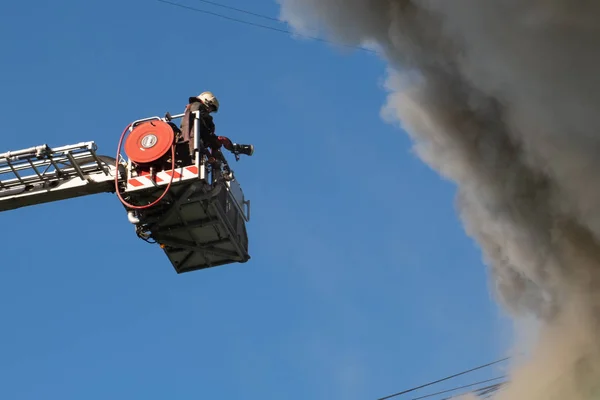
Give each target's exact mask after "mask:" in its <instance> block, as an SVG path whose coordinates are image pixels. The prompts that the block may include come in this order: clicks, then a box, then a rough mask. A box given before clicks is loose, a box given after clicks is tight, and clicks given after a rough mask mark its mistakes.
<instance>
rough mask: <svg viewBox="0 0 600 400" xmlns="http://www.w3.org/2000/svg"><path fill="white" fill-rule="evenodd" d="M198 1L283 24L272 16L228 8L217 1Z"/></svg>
mask: <svg viewBox="0 0 600 400" xmlns="http://www.w3.org/2000/svg"><path fill="white" fill-rule="evenodd" d="M196 1H199V2H202V3H206V4H211V5H213V6H216V7H221V8H225V9H227V10H233V11H237V12H241V13H244V14H248V15H253V16H255V17H259V18H264V19H268V20H269V21H275V22H278V23H282V22H283V21H281V20H280V19H277V18H273V17H270V16H268V15H265V14H259V13H256V12H253V11H248V10H243V9H241V8H236V7H232V6H228V5H225V4H221V3H217V2H215V1H209V0H196Z"/></svg>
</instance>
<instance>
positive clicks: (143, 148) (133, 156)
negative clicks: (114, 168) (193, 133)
mask: <svg viewBox="0 0 600 400" xmlns="http://www.w3.org/2000/svg"><path fill="white" fill-rule="evenodd" d="M174 141H175V133H174V132H173V128H172V127H171V125H169V124H168V123H166V122H164V121H161V120H153V121H147V122H143V123H141V124H139V125H138V126H136V127H135V128H133V130H132V131H131V133H129V136H128V137H127V140H126V141H125V154H127V157H128V158H129V159H130V160H131V161H133V162H135V163H136V164H139V165H149V164H153V163H155V162H158V161H160V159H161V158H163V157H164V156H165V155H166V154H167V152H168V151H169V150H170V149H171V147H172V146H173V143H174Z"/></svg>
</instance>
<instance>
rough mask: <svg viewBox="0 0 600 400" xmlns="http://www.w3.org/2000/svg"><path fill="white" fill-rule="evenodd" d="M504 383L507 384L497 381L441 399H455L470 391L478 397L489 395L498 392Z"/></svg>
mask: <svg viewBox="0 0 600 400" xmlns="http://www.w3.org/2000/svg"><path fill="white" fill-rule="evenodd" d="M504 384H506V382H500V383H495V384H493V385H489V386H485V387H482V388H479V389H476V390H474V391H470V392H463V393H459V394H455V395H454V396H450V397H444V398H443V399H440V400H452V399H454V398H456V397H459V396H464V395H465V394H469V393H475V394H476V395H477V396H478V397H481V396H485V395H489V394H490V393H494V392H496V391H497V390H498V389H500V388H501V387H502V385H504ZM488 397H489V396H488ZM486 398H487V397H486Z"/></svg>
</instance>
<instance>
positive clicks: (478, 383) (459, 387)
mask: <svg viewBox="0 0 600 400" xmlns="http://www.w3.org/2000/svg"><path fill="white" fill-rule="evenodd" d="M503 378H506V375H503V376H498V377H496V378H492V379H486V380H485V381H479V382H475V383H470V384H468V385H463V386H457V387H455V388H452V389H446V390H442V391H440V392H435V393H431V394H426V395H423V396H419V397H415V398H412V399H411V400H421V399H426V398H428V397H433V396H437V395H438V394H444V393H449V392H454V391H455V390H460V389H466V388H468V387H473V386H477V385H481V384H482V383H488V382H492V381H497V380H498V379H503ZM500 384H502V382H501V383H500ZM487 388H488V387H487V386H486V387H483V388H479V389H477V390H476V391H479V390H484V389H487Z"/></svg>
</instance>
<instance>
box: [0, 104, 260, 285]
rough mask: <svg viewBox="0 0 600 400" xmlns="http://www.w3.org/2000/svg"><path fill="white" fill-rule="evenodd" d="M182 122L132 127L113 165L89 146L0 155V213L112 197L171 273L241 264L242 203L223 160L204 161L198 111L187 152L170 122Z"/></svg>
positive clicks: (244, 257)
mask: <svg viewBox="0 0 600 400" xmlns="http://www.w3.org/2000/svg"><path fill="white" fill-rule="evenodd" d="M184 116H185V114H179V115H174V116H171V115H170V114H169V113H167V114H165V116H164V117H157V116H154V117H149V118H144V119H140V120H137V121H134V122H132V123H131V124H129V125H128V126H127V128H125V130H124V131H123V133H122V135H121V138H120V141H119V146H118V150H117V154H116V157H115V158H113V157H109V156H104V155H99V154H98V148H97V145H96V143H95V142H82V143H77V144H73V145H68V146H62V147H49V146H48V145H46V144H44V145H41V146H35V147H30V148H27V149H23V150H18V151H9V152H6V153H2V154H0V211H8V210H14V209H17V208H21V207H27V206H33V205H39V204H43V203H49V202H55V201H59V200H66V199H72V198H76V197H81V196H88V195H94V194H100V193H114V194H116V195H117V197H118V198H119V200H120V201H121V203H122V204H123V207H124V208H125V211H126V214H127V218H128V220H129V222H130V223H131V224H133V225H134V227H135V233H136V234H137V236H138V237H139V238H141V239H143V240H144V241H146V242H149V243H156V244H157V245H158V246H160V248H161V249H162V250H163V251H164V253H165V254H166V256H167V258H168V259H169V261H170V262H171V264H172V265H173V268H174V269H175V271H176V273H178V274H179V273H184V272H191V271H197V270H201V269H205V268H211V267H216V266H220V265H225V264H231V263H236V262H237V263H245V262H247V261H248V260H249V259H250V255H249V253H248V235H247V231H246V223H247V222H249V220H250V201H249V200H247V199H246V198H245V197H244V193H243V191H242V188H241V186H240V184H239V183H238V181H237V179H236V177H235V176H234V174H233V170H232V169H231V168H230V166H229V164H228V163H227V161H226V160H225V159H224V157H223V158H221V159H219V160H216V162H215V160H210V162H209V153H208V152H207V151H206V149H205V148H204V147H203V143H202V141H201V139H200V133H199V126H200V115H199V112H193V113H192V118H193V122H194V123H193V131H194V135H193V152H190V150H189V149H190V146H189V143H187V142H183V143H181V142H177V141H176V139H175V137H176V132H177V130H178V128H177V126H176V125H175V124H174V123H173V122H172V121H173V120H175V119H179V118H183V117H184ZM126 136H127V138H126V140H125V146H124V147H125V149H124V150H125V154H126V156H127V157H126V158H125V157H123V156H122V155H121V148H122V144H123V141H124V139H125V137H126ZM186 149H187V157H180V156H179V154H180V153H182V154H186V153H185V150H186ZM190 153H192V154H190ZM237 158H238V155H237V154H236V159H237Z"/></svg>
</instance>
